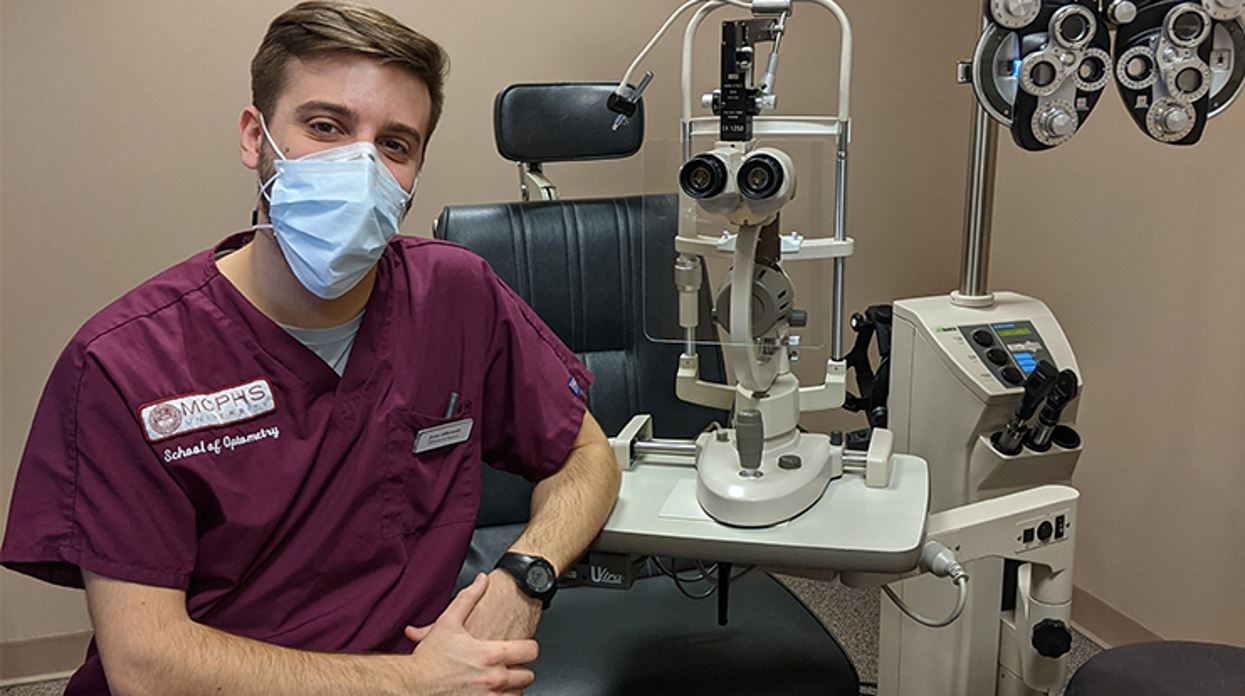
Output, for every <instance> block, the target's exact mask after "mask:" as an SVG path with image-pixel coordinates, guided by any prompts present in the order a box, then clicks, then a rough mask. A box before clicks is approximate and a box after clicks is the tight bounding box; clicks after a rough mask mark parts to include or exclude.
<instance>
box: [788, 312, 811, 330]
mask: <svg viewBox="0 0 1245 696" xmlns="http://www.w3.org/2000/svg"><path fill="white" fill-rule="evenodd" d="M787 323H789V324H791V327H792V328H794V329H802V328H804V327H805V326H808V312H806V311H804V310H803V309H793V310H791V314H789V315H787Z"/></svg>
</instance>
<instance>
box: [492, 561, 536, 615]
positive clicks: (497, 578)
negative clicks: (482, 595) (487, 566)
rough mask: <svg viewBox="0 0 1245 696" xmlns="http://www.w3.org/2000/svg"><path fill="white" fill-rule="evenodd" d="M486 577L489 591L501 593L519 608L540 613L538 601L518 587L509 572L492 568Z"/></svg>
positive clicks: (517, 583)
mask: <svg viewBox="0 0 1245 696" xmlns="http://www.w3.org/2000/svg"><path fill="white" fill-rule="evenodd" d="M488 575H489V577H488V584H489V588H490V589H495V590H498V591H500V592H502V593H503V596H505V597H508V598H510V599H512V600H514V602H515V603H516V604H518V605H520V606H524V607H528V608H531V609H533V610H535V611H540V600H539V599H536V598H535V597H532V596H529V595H528V594H527V593H526V592H524V591H523V588H521V587H519V581H518V580H516V579H515V577H514V576H513V575H511V574H510V573H509V572H507V571H505V570H503V569H501V568H494V569H493V570H492V571H491V572H490V573H489V574H488Z"/></svg>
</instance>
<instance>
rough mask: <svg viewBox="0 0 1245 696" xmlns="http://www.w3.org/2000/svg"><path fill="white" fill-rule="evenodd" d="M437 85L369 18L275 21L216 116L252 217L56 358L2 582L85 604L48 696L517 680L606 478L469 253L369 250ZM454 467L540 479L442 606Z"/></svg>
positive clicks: (139, 291) (388, 232)
mask: <svg viewBox="0 0 1245 696" xmlns="http://www.w3.org/2000/svg"><path fill="white" fill-rule="evenodd" d="M445 69H446V59H445V56H444V54H443V53H442V51H441V49H440V48H439V47H438V46H437V45H436V44H435V43H433V42H432V41H430V40H429V39H427V38H425V37H423V36H421V35H419V34H417V33H415V32H414V31H412V30H410V29H409V28H407V27H405V26H403V25H401V24H400V23H398V22H397V21H395V20H394V19H392V18H391V17H389V16H387V15H385V14H382V13H380V12H377V11H375V10H372V9H368V8H363V7H358V6H353V5H346V4H341V3H338V2H331V1H328V0H323V1H317V2H305V3H302V4H300V5H298V6H296V7H294V8H293V9H291V10H290V11H288V12H286V13H284V14H283V15H281V16H280V17H278V18H276V19H275V20H274V21H273V23H272V25H271V26H270V27H269V30H268V33H267V35H266V36H265V37H264V39H263V42H262V44H261V45H260V48H259V51H258V52H257V54H256V56H255V58H254V60H253V62H252V69H251V72H252V98H253V102H254V103H253V105H252V106H249V107H247V108H246V109H245V110H244V111H243V112H242V115H241V118H240V121H239V133H240V142H241V155H242V162H243V164H244V165H246V167H248V168H249V169H252V170H255V171H256V172H257V174H258V179H259V181H260V183H261V186H260V190H261V193H260V199H259V204H258V206H257V211H256V214H257V222H258V223H260V224H257V225H256V228H255V229H254V230H251V231H247V232H245V233H243V234H239V235H235V236H232V237H230V238H229V239H226V240H225V241H224V242H222V243H221V244H220V245H218V246H217V247H216V248H215V249H213V250H210V251H207V252H204V253H203V254H200V255H198V256H195V257H193V258H191V259H190V260H188V261H186V262H183V263H181V264H179V265H177V266H174V267H173V268H171V269H169V270H167V271H165V272H164V273H162V274H160V275H158V276H156V277H155V278H152V279H151V280H149V281H147V282H145V283H143V284H142V285H140V286H139V287H138V288H136V289H135V290H133V291H131V292H130V293H128V294H126V295H125V296H124V297H122V298H121V299H120V300H118V301H117V302H115V303H114V304H112V305H110V306H109V307H107V308H106V309H104V310H103V311H102V312H100V313H99V314H98V315H96V316H95V317H93V318H92V319H91V320H90V321H88V322H87V323H86V325H85V326H83V327H82V329H81V330H80V331H79V332H78V333H77V334H76V335H75V337H74V338H73V340H72V341H71V342H70V344H69V346H68V347H67V348H66V349H65V352H64V354H62V356H61V358H60V360H59V361H58V362H57V364H56V366H55V368H54V369H53V372H52V376H51V378H50V379H49V381H48V384H47V387H46V389H45V392H44V395H43V398H42V401H41V403H40V406H39V408H38V411H37V413H36V415H35V420H34V424H33V426H32V429H31V434H30V437H29V440H28V442H27V445H26V450H25V453H24V455H23V458H22V462H21V466H20V470H19V472H18V478H17V483H16V487H15V491H14V496H13V504H12V509H11V511H10V519H9V526H8V533H7V536H6V538H5V540H4V545H3V549H2V550H0V561H2V562H3V564H4V565H6V566H7V567H9V568H12V569H15V570H18V571H20V572H24V573H28V574H30V575H33V576H35V577H38V578H42V579H44V580H48V581H50V582H54V583H58V584H63V585H69V586H84V587H85V589H86V593H87V601H88V607H89V609H90V612H91V617H92V621H93V623H94V626H95V642H94V643H93V644H92V646H91V648H90V650H89V651H88V654H87V658H86V662H85V664H84V665H83V666H82V667H81V668H80V669H79V670H78V672H77V673H76V674H75V675H74V677H73V679H72V680H71V681H70V685H69V688H68V691H67V693H68V694H71V695H76V694H96V693H108V692H109V691H110V690H111V692H113V693H117V694H162V695H167V694H181V693H186V694H198V693H209V692H210V693H226V694H245V693H257V694H269V695H272V694H286V693H289V694H319V693H324V694H350V693H368V694H372V693H393V694H407V693H419V694H425V693H429V694H431V693H453V694H475V693H490V694H494V693H495V694H517V693H519V692H520V691H521V690H522V689H523V688H524V687H526V686H528V685H529V684H531V682H532V680H533V675H532V672H531V671H530V670H529V669H528V668H527V667H526V665H528V664H530V663H531V662H532V661H533V660H535V658H536V656H537V646H536V644H535V642H534V641H532V640H531V637H532V636H533V635H534V632H535V627H536V624H537V621H538V620H539V614H540V611H541V607H542V605H543V604H547V602H548V601H549V599H550V596H551V590H550V586H549V583H542V582H540V581H539V578H540V576H541V573H542V571H543V572H544V574H545V575H547V576H550V578H552V577H553V576H556V574H557V573H560V572H561V571H562V570H563V569H565V568H566V566H567V565H568V564H569V563H571V562H572V561H573V560H574V559H575V558H576V557H577V556H578V555H579V554H580V553H581V552H582V551H583V549H584V548H585V547H586V546H587V544H588V543H589V542H590V540H591V539H592V537H593V536H594V535H595V534H596V533H597V531H598V530H599V529H600V527H601V525H602V524H603V523H604V520H605V517H606V516H607V515H608V513H609V510H610V508H611V506H612V504H613V502H614V500H615V497H616V495H617V490H618V481H619V476H618V471H617V467H616V466H615V465H614V464H613V459H612V455H611V454H610V450H609V448H608V445H607V443H606V440H605V436H604V434H603V433H602V432H601V429H600V427H599V426H598V425H597V424H596V422H595V420H594V419H593V418H592V416H591V415H590V414H588V413H587V412H586V410H585V407H584V403H583V394H582V389H583V388H584V387H586V386H587V385H588V382H589V381H590V376H589V375H588V374H587V372H586V371H585V370H584V368H583V367H582V365H580V364H579V363H578V361H577V360H576V359H575V358H574V356H573V355H572V354H571V353H570V352H569V351H568V350H567V349H566V348H565V346H563V345H562V344H561V343H560V342H559V341H558V340H557V338H556V337H554V336H553V335H552V333H551V332H550V331H549V329H548V328H546V327H545V326H544V325H543V324H542V323H541V322H540V320H539V319H537V318H536V317H535V315H534V314H533V313H532V312H531V310H530V309H528V308H527V307H526V306H525V305H523V303H522V302H521V301H519V300H518V298H516V297H515V296H514V294H513V293H512V292H510V290H509V289H507V288H506V287H505V286H504V285H503V284H502V283H501V282H500V281H499V280H498V279H497V278H496V276H494V275H493V273H492V272H491V270H490V269H489V268H488V267H487V265H486V264H485V263H484V262H483V261H482V260H480V259H479V258H478V257H475V256H473V255H471V254H470V253H468V252H466V251H464V250H462V249H459V248H457V247H454V246H451V245H448V244H443V243H439V242H434V241H430V240H420V239H414V238H395V235H396V233H397V226H398V223H399V222H400V220H401V218H402V216H403V215H404V214H405V212H406V210H407V209H408V208H409V206H410V201H411V197H412V196H413V194H414V191H415V183H416V179H417V178H418V174H419V171H420V167H421V165H422V162H423V158H424V153H425V151H426V148H427V144H428V140H429V138H430V136H431V135H432V132H433V130H434V128H435V127H436V123H437V119H438V117H439V115H440V112H441V105H442V101H443V79H444V72H445ZM480 459H484V460H485V461H487V462H489V463H490V464H493V465H494V466H498V467H500V468H503V469H505V470H508V471H511V472H514V473H516V474H521V475H523V476H526V477H527V478H529V479H531V480H534V481H540V483H539V484H538V485H537V486H536V488H535V492H534V494H533V501H532V517H531V522H530V523H529V525H528V527H527V529H526V530H525V532H524V533H523V534H522V536H520V537H519V539H518V540H517V541H516V542H515V544H514V546H513V547H512V548H511V552H512V553H510V554H507V556H506V557H504V558H503V562H502V563H501V564H499V568H498V569H497V570H494V571H493V572H492V573H490V574H488V575H487V576H484V575H481V576H480V577H478V578H476V581H475V582H474V583H473V584H472V585H471V586H469V587H468V588H466V589H464V590H462V591H461V592H460V593H459V594H458V596H457V597H455V598H453V601H452V602H450V597H451V594H452V588H453V582H454V578H455V576H456V573H457V571H458V568H459V566H460V565H461V563H462V560H463V557H464V555H465V552H466V546H467V543H468V540H469V538H470V535H471V531H472V527H473V525H474V519H475V513H476V509H477V505H478V494H479V479H478V471H477V468H478V464H477V463H478V461H479V460H480ZM529 571H534V572H529ZM532 578H536V580H532ZM447 603H448V607H447ZM412 647H413V650H412Z"/></svg>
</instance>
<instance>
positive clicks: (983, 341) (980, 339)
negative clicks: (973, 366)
mask: <svg viewBox="0 0 1245 696" xmlns="http://www.w3.org/2000/svg"><path fill="white" fill-rule="evenodd" d="M973 343H976V344H977V345H979V346H981V347H982V348H989V347H990V346H992V345H994V334H992V333H990V332H989V331H986V330H985V329H977V330H976V331H974V332H973Z"/></svg>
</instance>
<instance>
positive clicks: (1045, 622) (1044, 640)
mask: <svg viewBox="0 0 1245 696" xmlns="http://www.w3.org/2000/svg"><path fill="white" fill-rule="evenodd" d="M1032 643H1033V649H1034V650H1037V652H1038V654H1039V655H1041V656H1042V657H1049V658H1056V657H1063V656H1064V655H1067V654H1068V652H1069V651H1070V650H1072V632H1071V631H1069V630H1068V627H1067V626H1066V625H1065V624H1064V622H1062V621H1060V620H1059V619H1042V620H1041V621H1039V622H1038V625H1036V626H1034V627H1033V640H1032Z"/></svg>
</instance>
